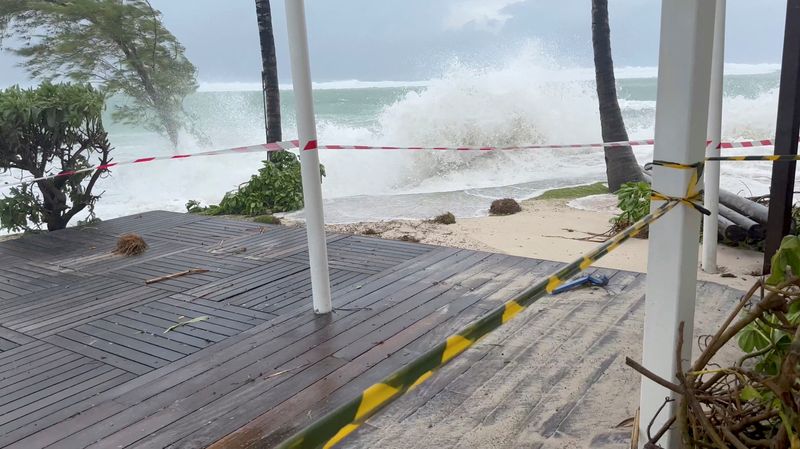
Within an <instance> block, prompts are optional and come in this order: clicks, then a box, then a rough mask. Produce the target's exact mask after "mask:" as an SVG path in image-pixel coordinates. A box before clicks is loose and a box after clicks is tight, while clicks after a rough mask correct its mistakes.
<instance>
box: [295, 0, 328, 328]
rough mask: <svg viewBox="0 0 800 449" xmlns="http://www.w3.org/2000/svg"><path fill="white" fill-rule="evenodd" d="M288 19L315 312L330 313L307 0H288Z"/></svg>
mask: <svg viewBox="0 0 800 449" xmlns="http://www.w3.org/2000/svg"><path fill="white" fill-rule="evenodd" d="M286 22H287V27H288V31H289V55H290V57H291V60H292V84H293V85H294V101H295V108H296V110H297V135H298V138H299V139H300V164H301V166H302V168H301V172H302V178H303V201H304V202H305V214H306V235H307V236H308V256H309V264H310V265H311V293H312V295H313V297H314V312H315V313H318V314H323V313H330V311H331V309H332V306H331V282H330V274H329V273H328V247H327V246H326V242H325V227H324V225H325V218H324V216H323V211H322V179H321V175H320V172H319V154H318V153H317V124H316V122H315V120H314V100H313V96H312V92H311V67H310V64H309V57H308V35H307V32H306V13H305V1H304V0H286Z"/></svg>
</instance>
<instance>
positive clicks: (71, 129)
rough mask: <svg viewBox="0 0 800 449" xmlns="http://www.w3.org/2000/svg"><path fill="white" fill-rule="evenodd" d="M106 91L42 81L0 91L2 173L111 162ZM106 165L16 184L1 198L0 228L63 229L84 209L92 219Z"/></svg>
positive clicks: (38, 173)
mask: <svg viewBox="0 0 800 449" xmlns="http://www.w3.org/2000/svg"><path fill="white" fill-rule="evenodd" d="M104 104H105V96H104V94H103V93H101V92H99V91H97V90H96V89H94V88H93V87H91V86H89V85H74V84H50V83H44V84H42V85H41V86H39V87H37V88H35V89H24V90H23V89H19V88H17V87H12V88H9V89H6V90H3V91H0V173H7V172H10V173H11V174H14V175H17V174H21V175H23V176H24V175H28V176H32V177H35V178H40V177H43V176H47V175H51V174H55V173H59V172H62V171H73V170H81V169H85V168H88V167H91V166H93V165H99V164H107V163H109V162H110V161H111V157H110V153H111V150H112V148H111V144H110V143H109V141H108V134H107V133H106V131H105V129H104V128H103V123H102V120H101V113H102V111H103V108H104ZM104 173H106V171H105V170H97V171H86V172H83V173H79V174H76V175H71V176H63V177H58V178H51V179H46V180H42V181H38V182H36V183H35V184H26V185H22V186H19V187H15V188H13V189H11V190H10V192H9V193H8V194H3V199H1V200H0V227H2V228H5V229H9V230H11V231H22V230H30V229H39V228H40V227H41V225H43V224H45V225H47V229H48V230H50V231H54V230H57V229H63V228H65V227H66V226H67V224H68V223H69V221H70V220H71V219H72V218H73V217H74V216H75V215H76V214H78V213H80V212H82V211H88V212H89V218H90V219H92V218H94V206H95V203H96V202H97V200H98V199H99V198H100V195H94V194H93V193H92V189H93V188H94V187H95V184H96V183H97V181H98V180H99V179H100V177H101V176H102V175H103V174H104Z"/></svg>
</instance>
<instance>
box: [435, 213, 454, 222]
mask: <svg viewBox="0 0 800 449" xmlns="http://www.w3.org/2000/svg"><path fill="white" fill-rule="evenodd" d="M431 222H433V223H438V224H443V225H451V224H455V223H456V216H455V215H453V213H452V212H445V213H443V214H442V215H437V216H435V217H433V218H432V219H431Z"/></svg>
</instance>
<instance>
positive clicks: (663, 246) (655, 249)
mask: <svg viewBox="0 0 800 449" xmlns="http://www.w3.org/2000/svg"><path fill="white" fill-rule="evenodd" d="M713 37H714V2H712V1H709V0H669V1H664V2H661V41H660V50H659V61H658V96H657V102H656V130H655V139H656V144H655V150H654V159H659V160H665V161H670V162H678V163H687V164H688V163H695V162H699V161H702V160H703V156H704V149H705V146H706V144H705V143H706V129H707V125H708V100H709V95H708V91H709V87H710V79H711V53H712V45H713ZM691 175H692V170H678V169H674V168H665V167H661V166H655V167H654V168H653V189H655V190H656V191H658V192H661V193H663V194H665V195H670V196H674V197H684V196H686V192H687V186H688V184H689V181H690V177H691ZM659 204H660V203H659ZM699 234H700V214H699V213H698V212H697V211H695V210H694V209H692V208H689V207H687V206H684V205H679V206H678V207H676V208H675V209H673V210H672V211H670V212H669V213H668V214H667V215H666V216H664V217H663V218H661V219H660V220H658V221H656V222H655V223H654V224H652V225H650V242H649V251H650V252H649V256H648V257H649V259H648V265H647V289H646V294H647V299H646V301H645V323H644V345H643V350H642V364H643V365H644V366H645V367H647V368H648V369H650V370H652V371H653V372H655V373H656V374H658V375H659V376H662V377H664V378H665V379H669V380H671V381H675V373H676V371H677V370H676V367H677V365H676V360H675V349H676V340H677V335H678V323H680V322H681V321H683V322H685V323H686V324H685V326H686V328H685V331H684V333H685V344H684V346H683V354H682V358H683V359H685V362H684V365H685V366H686V365H688V363H689V359H690V354H691V347H692V331H693V320H694V302H695V295H696V288H697V287H696V284H697V255H698V251H699V242H698V240H699V238H700V235H699ZM669 396H673V394H672V393H671V392H670V391H669V390H667V389H665V388H663V387H661V386H659V385H657V384H655V383H654V382H651V381H650V380H648V379H646V378H644V377H643V378H642V384H641V401H640V409H641V411H640V424H639V425H640V435H641V437H640V439H639V445H640V446H639V447H643V445H644V443H645V442H646V436H645V435H647V426H648V424H649V423H650V421H651V419H652V418H653V417H654V416H655V415H656V411H657V409H658V408H659V407H660V406H661V405H662V404H663V403H664V398H665V397H669ZM674 405H675V403H674V402H673V403H671V406H667V407H665V408H664V410H663V411H662V413H661V414H660V415H659V416H658V418H657V419H656V421H655V424H654V425H653V429H654V430H653V431H654V432H655V430H657V429H659V428H660V427H661V426H662V425H663V423H664V422H666V420H667V419H669V417H670V416H672V414H673V412H674V410H675V407H674ZM659 444H661V445H662V446H663V447H665V448H667V449H674V448H678V447H680V435H678V434H677V433H674V432H668V434H667V435H666V437H665V439H664V440H662V441H661V442H660V443H659Z"/></svg>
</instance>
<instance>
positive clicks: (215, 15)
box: [0, 0, 786, 86]
mask: <svg viewBox="0 0 800 449" xmlns="http://www.w3.org/2000/svg"><path fill="white" fill-rule="evenodd" d="M151 1H152V3H153V5H154V6H155V7H156V8H158V9H159V10H161V12H162V13H163V16H164V22H165V23H166V25H167V27H168V28H169V29H170V30H171V31H172V32H173V34H175V35H176V36H177V37H178V38H179V39H180V40H181V41H182V42H183V44H184V45H185V46H186V49H187V53H188V56H189V58H190V59H191V60H192V61H193V62H194V63H195V64H196V65H197V66H198V68H199V70H200V74H199V78H200V80H201V81H204V82H236V81H239V82H257V81H258V80H259V79H260V75H259V73H260V64H261V63H260V54H259V48H258V30H257V27H256V18H255V6H254V2H253V0H151ZM272 6H273V22H274V26H275V37H276V41H277V49H278V64H279V70H280V78H281V81H282V82H288V81H289V76H290V74H289V71H288V49H287V44H286V23H285V16H284V8H283V0H278V1H275V0H273V1H272ZM660 7H661V2H660V1H657V0H610V1H609V11H610V15H611V30H612V44H613V51H614V58H615V63H616V65H617V66H618V67H619V66H654V65H656V63H657V56H658V32H659V14H660ZM590 9H591V2H590V1H589V0H558V1H554V0H307V13H308V24H309V34H310V45H311V56H312V70H313V76H314V80H315V81H333V80H347V79H359V80H363V81H379V80H396V81H411V80H424V79H429V78H431V77H435V76H437V75H438V74H439V73H440V71H441V67H442V65H443V64H444V63H445V62H446V61H449V60H452V58H454V57H456V58H460V59H461V60H464V61H467V62H471V61H479V62H481V63H489V64H491V63H492V62H493V60H495V59H498V60H499V59H500V58H507V57H508V55H510V54H513V52H514V50H515V49H516V48H519V47H520V46H522V45H523V44H524V43H525V42H526V41H528V40H531V39H534V40H538V41H540V42H542V43H543V44H544V45H545V46H546V48H548V49H550V50H549V51H550V52H551V53H552V55H551V57H554V58H556V59H557V60H558V61H559V62H561V63H562V64H563V65H566V66H584V67H588V66H591V34H590V33H591V17H590V13H591V11H590ZM785 9H786V0H756V1H754V0H728V25H727V26H728V32H727V49H726V61H728V62H734V63H777V62H780V55H781V45H782V34H783V27H784V14H785ZM15 63H16V60H15V59H14V58H13V57H12V56H10V55H8V54H7V53H5V54H0V86H7V85H10V84H14V83H18V82H23V83H25V80H26V78H27V77H26V76H25V74H24V72H22V71H21V70H20V69H19V68H15V67H14V65H15Z"/></svg>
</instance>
